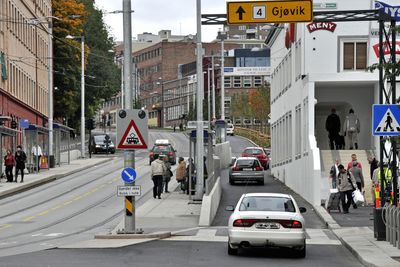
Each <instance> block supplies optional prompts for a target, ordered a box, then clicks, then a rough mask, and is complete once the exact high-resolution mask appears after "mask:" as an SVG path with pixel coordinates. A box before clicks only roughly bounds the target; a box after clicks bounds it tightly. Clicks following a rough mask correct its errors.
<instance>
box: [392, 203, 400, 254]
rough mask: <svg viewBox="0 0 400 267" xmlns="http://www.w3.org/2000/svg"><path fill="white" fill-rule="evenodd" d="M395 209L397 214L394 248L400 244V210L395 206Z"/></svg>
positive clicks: (395, 218) (395, 214)
mask: <svg viewBox="0 0 400 267" xmlns="http://www.w3.org/2000/svg"><path fill="white" fill-rule="evenodd" d="M394 207H395V213H394V222H395V224H394V227H393V228H394V240H395V242H394V244H393V246H394V247H398V244H399V212H400V211H399V209H398V208H397V207H396V206H394Z"/></svg>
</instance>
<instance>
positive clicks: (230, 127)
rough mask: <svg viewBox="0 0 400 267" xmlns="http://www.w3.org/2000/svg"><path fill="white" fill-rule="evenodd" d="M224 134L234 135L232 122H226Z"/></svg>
mask: <svg viewBox="0 0 400 267" xmlns="http://www.w3.org/2000/svg"><path fill="white" fill-rule="evenodd" d="M226 134H227V135H232V136H234V135H235V126H233V124H232V123H228V124H227V125H226Z"/></svg>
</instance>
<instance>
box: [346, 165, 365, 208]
mask: <svg viewBox="0 0 400 267" xmlns="http://www.w3.org/2000/svg"><path fill="white" fill-rule="evenodd" d="M349 171H350V173H351V174H352V175H353V177H354V179H355V180H356V184H357V188H358V190H360V192H363V190H364V176H363V173H362V169H361V168H359V167H358V162H357V161H353V166H352V167H351V169H350V170H349ZM352 203H353V208H355V209H356V208H357V204H356V203H354V201H352Z"/></svg>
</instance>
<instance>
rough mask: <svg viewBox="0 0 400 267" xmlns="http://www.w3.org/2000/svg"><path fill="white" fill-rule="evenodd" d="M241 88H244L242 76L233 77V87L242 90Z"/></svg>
mask: <svg viewBox="0 0 400 267" xmlns="http://www.w3.org/2000/svg"><path fill="white" fill-rule="evenodd" d="M241 86H242V82H241V77H240V76H235V77H233V87H234V88H240V87H241Z"/></svg>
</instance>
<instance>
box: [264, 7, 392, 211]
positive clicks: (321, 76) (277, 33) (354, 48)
mask: <svg viewBox="0 0 400 267" xmlns="http://www.w3.org/2000/svg"><path fill="white" fill-rule="evenodd" d="M384 2H386V3H388V4H391V5H398V1H396V0H393V1H391V0H385V1H384ZM396 2H397V3H396ZM315 7H319V9H320V10H323V9H325V10H326V9H334V10H368V9H373V8H374V1H367V0H351V1H348V0H336V1H335V2H334V3H333V2H332V1H326V0H318V2H316V3H314V11H315V10H318V9H316V8H315ZM377 29H378V23H377V22H337V23H317V24H306V23H297V24H292V26H291V25H280V26H278V27H277V28H275V29H273V30H272V31H271V32H270V34H269V36H268V37H267V41H266V42H267V45H268V46H269V47H270V48H271V68H272V86H271V87H272V90H271V125H272V129H271V131H272V151H273V152H272V153H273V157H272V158H273V162H272V164H271V166H272V174H273V175H274V176H275V177H278V178H279V179H280V180H281V181H283V182H285V183H286V184H287V185H288V186H289V187H291V188H292V189H293V190H295V191H296V192H297V193H299V194H301V195H302V196H303V197H305V198H306V199H307V200H308V201H309V202H310V203H312V204H315V205H319V204H320V203H321V199H324V192H326V190H321V189H322V188H324V189H327V179H326V177H325V176H326V167H327V166H325V168H323V166H322V165H323V164H325V165H327V164H331V163H332V162H325V163H324V162H323V155H324V153H323V151H324V150H327V151H326V152H327V154H329V155H331V154H330V153H331V151H329V152H328V150H329V139H328V133H327V132H326V130H325V121H326V118H327V116H328V115H329V114H330V110H331V108H332V107H335V108H336V110H337V114H338V115H339V116H340V119H341V124H342V126H343V123H344V120H345V116H346V114H347V113H348V112H349V109H350V108H352V109H354V110H355V113H356V115H357V116H358V117H359V119H360V121H361V132H360V134H359V136H358V139H359V149H360V150H363V151H364V152H366V151H369V150H372V151H375V153H376V152H378V149H379V140H378V138H374V137H373V136H372V126H371V124H372V118H371V117H372V115H371V114H372V105H373V104H374V103H379V98H378V96H379V87H378V72H377V71H376V72H375V73H370V72H367V71H366V70H365V69H366V67H367V66H370V65H372V64H373V63H377V62H378V56H377V53H376V52H377V49H376V45H377V44H378V35H377V34H376V32H377ZM287 33H288V34H289V36H288V37H289V38H287V36H286V35H287ZM293 34H294V35H293ZM291 36H293V37H292V38H290V37H291ZM285 40H286V44H289V45H290V47H289V48H285ZM346 145H347V144H346ZM346 148H348V146H346ZM333 153H336V152H333ZM333 153H332V156H331V158H330V159H332V157H334V156H335V155H334V154H333ZM340 153H344V151H341V152H340ZM347 153H352V151H348V152H347ZM358 153H360V154H361V152H360V151H358ZM366 153H368V152H366ZM364 154H365V153H364ZM337 155H340V154H337ZM377 155H379V153H377ZM341 161H342V163H343V164H344V165H345V167H346V165H347V162H348V161H349V158H347V155H346V157H345V158H342V159H341ZM364 165H365V167H364V176H365V177H367V178H366V179H368V180H369V171H367V170H368V168H369V167H368V164H367V163H365V164H364ZM329 167H330V166H329ZM366 191H367V190H366Z"/></svg>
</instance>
